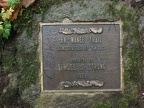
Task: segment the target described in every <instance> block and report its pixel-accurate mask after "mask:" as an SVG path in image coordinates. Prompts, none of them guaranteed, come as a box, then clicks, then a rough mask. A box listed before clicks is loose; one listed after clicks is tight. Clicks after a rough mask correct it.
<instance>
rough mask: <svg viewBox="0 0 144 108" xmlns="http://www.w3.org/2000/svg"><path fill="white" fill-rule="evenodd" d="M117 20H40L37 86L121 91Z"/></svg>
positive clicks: (119, 26) (76, 89) (118, 27)
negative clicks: (38, 77) (88, 21)
mask: <svg viewBox="0 0 144 108" xmlns="http://www.w3.org/2000/svg"><path fill="white" fill-rule="evenodd" d="M121 34H122V33H121V23H120V22H114V23H68V24H65V23H64V24H63V23H40V41H41V42H40V46H41V48H40V49H41V88H42V91H48V92H70V91H72V92H75V91H80V92H83V91H84V92H93V91H122V88H123V87H122V86H123V84H122V63H121V62H122V58H121V43H122V42H121V40H122V35H121Z"/></svg>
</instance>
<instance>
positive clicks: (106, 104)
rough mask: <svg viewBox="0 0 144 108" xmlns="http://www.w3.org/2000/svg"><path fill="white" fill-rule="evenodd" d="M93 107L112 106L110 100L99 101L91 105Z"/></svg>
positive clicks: (108, 107)
mask: <svg viewBox="0 0 144 108" xmlns="http://www.w3.org/2000/svg"><path fill="white" fill-rule="evenodd" d="M93 108H112V104H111V102H109V101H107V102H99V103H96V104H94V105H93Z"/></svg>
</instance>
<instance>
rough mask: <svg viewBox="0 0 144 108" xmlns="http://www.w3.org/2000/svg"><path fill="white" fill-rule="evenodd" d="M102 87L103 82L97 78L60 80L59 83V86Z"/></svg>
mask: <svg viewBox="0 0 144 108" xmlns="http://www.w3.org/2000/svg"><path fill="white" fill-rule="evenodd" d="M92 86H95V87H102V86H104V82H101V81H98V80H91V81H72V82H71V81H62V82H61V83H60V87H61V88H71V87H77V88H78V87H84V88H85V87H92Z"/></svg>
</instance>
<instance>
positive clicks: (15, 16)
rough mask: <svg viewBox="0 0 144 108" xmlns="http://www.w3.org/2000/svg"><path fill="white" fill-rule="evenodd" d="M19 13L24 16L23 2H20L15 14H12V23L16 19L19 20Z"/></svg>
mask: <svg viewBox="0 0 144 108" xmlns="http://www.w3.org/2000/svg"><path fill="white" fill-rule="evenodd" d="M19 13H20V14H22V2H20V4H19V5H17V6H16V8H15V9H14V12H13V13H12V16H11V17H10V21H14V20H15V19H17V17H18V15H19Z"/></svg>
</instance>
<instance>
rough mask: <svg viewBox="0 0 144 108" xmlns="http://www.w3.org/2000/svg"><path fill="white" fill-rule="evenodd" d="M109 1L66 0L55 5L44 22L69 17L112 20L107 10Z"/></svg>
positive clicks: (86, 19)
mask: <svg viewBox="0 0 144 108" xmlns="http://www.w3.org/2000/svg"><path fill="white" fill-rule="evenodd" d="M108 6H109V5H108V2H103V1H100V0H89V1H87V0H84V2H83V3H81V2H78V3H77V2H66V3H64V4H62V6H57V5H55V6H53V7H51V9H50V10H48V11H47V12H46V13H45V18H44V21H43V22H62V21H63V19H65V18H68V19H71V20H72V21H73V22H78V21H90V22H91V21H96V20H99V21H104V20H106V21H111V20H112V19H111V16H109V13H107V12H106V8H107V7H108Z"/></svg>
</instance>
